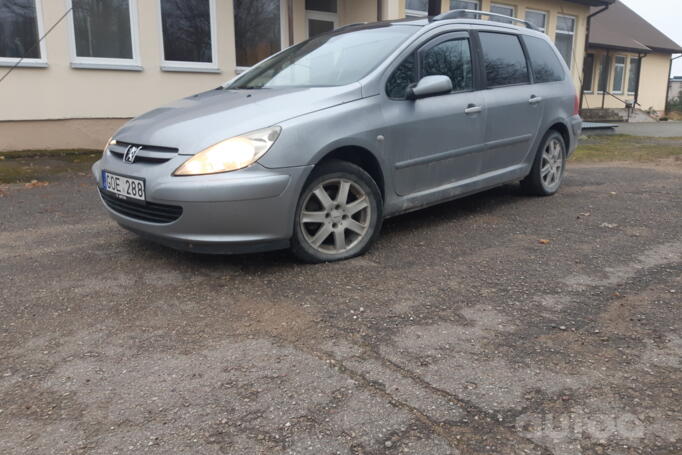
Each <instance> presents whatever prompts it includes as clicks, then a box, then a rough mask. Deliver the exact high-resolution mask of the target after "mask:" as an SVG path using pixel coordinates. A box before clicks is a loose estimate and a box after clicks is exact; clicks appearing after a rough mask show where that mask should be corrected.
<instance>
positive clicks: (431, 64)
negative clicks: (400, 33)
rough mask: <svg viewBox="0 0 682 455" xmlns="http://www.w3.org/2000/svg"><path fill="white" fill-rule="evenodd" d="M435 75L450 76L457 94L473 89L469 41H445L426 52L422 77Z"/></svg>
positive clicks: (423, 58)
mask: <svg viewBox="0 0 682 455" xmlns="http://www.w3.org/2000/svg"><path fill="white" fill-rule="evenodd" d="M434 75H443V76H448V77H449V78H450V80H451V81H452V90H453V91H455V92H458V91H461V90H471V89H472V88H473V77H472V75H471V52H470V51H469V40H468V39H461V38H460V39H454V40H450V41H444V42H442V43H439V44H436V45H435V46H433V47H432V48H430V49H428V50H427V51H426V52H424V54H423V57H422V74H421V76H422V77H424V76H434Z"/></svg>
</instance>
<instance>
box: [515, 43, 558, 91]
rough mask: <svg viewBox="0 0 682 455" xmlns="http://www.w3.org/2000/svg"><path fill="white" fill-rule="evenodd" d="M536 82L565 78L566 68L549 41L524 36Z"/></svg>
mask: <svg viewBox="0 0 682 455" xmlns="http://www.w3.org/2000/svg"><path fill="white" fill-rule="evenodd" d="M523 39H524V41H525V42H526V48H527V49H528V56H529V57H530V65H531V67H533V79H534V81H535V82H556V81H561V80H563V79H564V69H563V67H562V66H561V63H560V62H559V58H558V57H557V56H556V54H555V53H554V51H553V50H552V47H551V46H550V45H549V43H548V42H546V41H544V40H541V39H540V38H534V37H532V36H524V37H523Z"/></svg>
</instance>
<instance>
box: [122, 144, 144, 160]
mask: <svg viewBox="0 0 682 455" xmlns="http://www.w3.org/2000/svg"><path fill="white" fill-rule="evenodd" d="M140 150H142V146H141V145H129V146H128V148H127V149H126V152H125V154H124V155H123V161H125V162H126V163H129V164H133V163H134V162H135V157H136V156H137V152H139V151H140Z"/></svg>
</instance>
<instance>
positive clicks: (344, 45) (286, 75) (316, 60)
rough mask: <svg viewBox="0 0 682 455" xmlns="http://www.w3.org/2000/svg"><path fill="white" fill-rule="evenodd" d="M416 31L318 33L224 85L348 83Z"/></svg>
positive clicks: (384, 27)
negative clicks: (319, 34) (318, 34)
mask: <svg viewBox="0 0 682 455" xmlns="http://www.w3.org/2000/svg"><path fill="white" fill-rule="evenodd" d="M417 30H419V27H415V26H413V25H395V24H372V25H371V26H364V28H362V29H360V30H358V29H357V28H355V27H353V28H349V29H347V30H343V29H342V30H340V31H337V32H335V33H330V34H325V35H321V36H318V37H315V38H312V39H309V40H307V41H304V42H302V43H300V44H297V45H296V46H293V47H290V48H289V49H287V50H285V51H283V52H281V53H279V54H277V55H275V56H274V57H272V58H270V59H269V60H266V61H264V62H262V63H260V64H258V65H256V66H255V67H253V68H252V69H251V70H249V71H247V72H246V73H244V74H243V75H242V76H240V77H239V78H237V79H236V80H235V81H234V82H233V83H232V84H230V85H229V86H228V87H226V88H227V89H259V88H278V87H332V86H338V85H346V84H350V83H352V82H356V81H358V80H360V79H361V78H362V77H364V76H366V75H367V74H369V72H370V71H372V70H373V69H374V68H376V67H377V66H378V65H379V64H380V63H381V62H382V61H384V60H385V59H386V57H388V55H389V54H390V53H391V52H393V51H394V50H395V49H397V48H398V46H400V44H402V43H403V42H404V41H405V40H406V39H407V38H408V37H409V36H410V35H412V34H413V33H415V32H416V31H417Z"/></svg>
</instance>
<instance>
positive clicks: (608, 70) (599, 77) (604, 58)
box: [595, 54, 611, 95]
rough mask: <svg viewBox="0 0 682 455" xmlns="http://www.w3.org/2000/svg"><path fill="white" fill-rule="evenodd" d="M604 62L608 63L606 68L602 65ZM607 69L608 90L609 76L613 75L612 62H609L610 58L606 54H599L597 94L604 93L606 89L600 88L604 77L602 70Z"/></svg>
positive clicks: (607, 89) (607, 85)
mask: <svg viewBox="0 0 682 455" xmlns="http://www.w3.org/2000/svg"><path fill="white" fill-rule="evenodd" d="M602 62H604V63H605V64H606V68H603V67H602ZM603 70H606V84H605V85H606V87H605V90H606V91H607V92H608V91H609V78H610V76H611V63H610V62H609V59H608V58H607V56H606V54H599V72H598V73H597V74H598V76H597V87H596V88H595V90H596V93H597V95H603V94H604V90H599V85H600V83H599V82H600V80H601V77H602V71H603Z"/></svg>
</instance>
